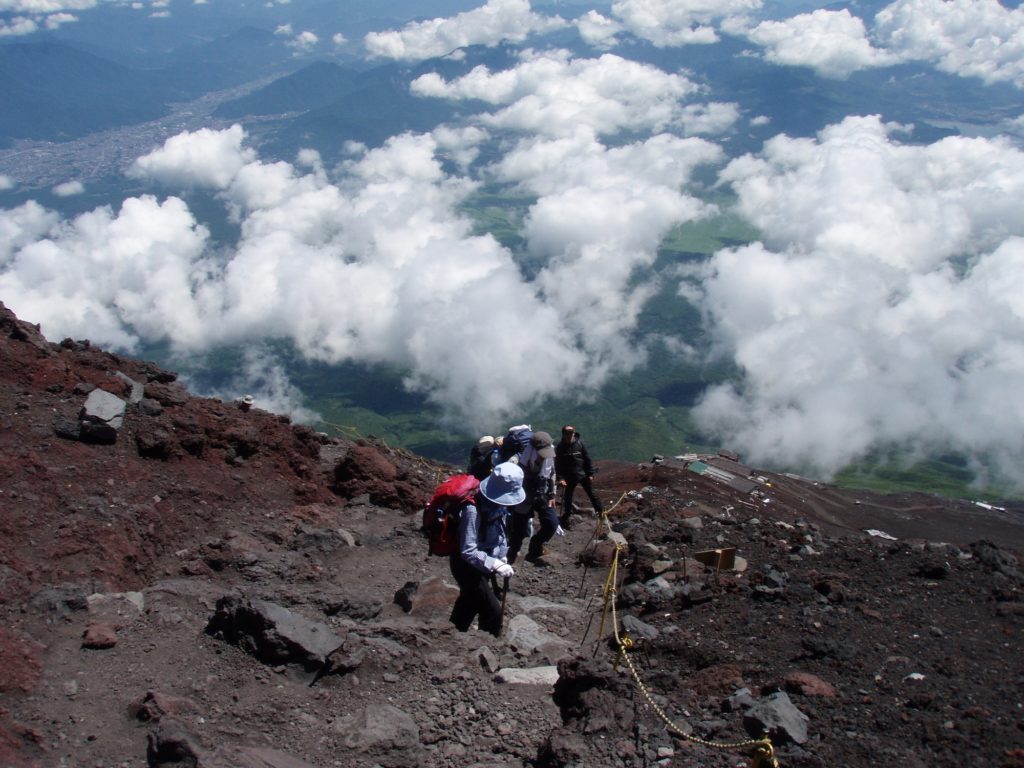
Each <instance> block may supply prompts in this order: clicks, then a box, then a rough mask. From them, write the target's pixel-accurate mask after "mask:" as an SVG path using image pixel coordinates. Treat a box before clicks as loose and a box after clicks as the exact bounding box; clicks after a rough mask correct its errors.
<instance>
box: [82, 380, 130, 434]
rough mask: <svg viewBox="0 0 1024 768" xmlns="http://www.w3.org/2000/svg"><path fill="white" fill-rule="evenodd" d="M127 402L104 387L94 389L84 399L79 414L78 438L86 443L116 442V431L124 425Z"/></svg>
mask: <svg viewBox="0 0 1024 768" xmlns="http://www.w3.org/2000/svg"><path fill="white" fill-rule="evenodd" d="M126 406H127V403H125V401H124V400H122V399H121V398H120V397H118V396H117V395H112V394H110V393H109V392H107V391H106V390H105V389H94V390H93V391H92V392H90V393H89V396H88V397H87V398H86V399H85V405H83V406H82V412H81V415H80V416H79V421H80V422H81V431H80V432H79V439H81V440H82V441H84V442H88V443H104V444H109V443H114V442H117V433H118V432H119V431H120V429H121V427H122V426H123V425H124V412H125V408H126Z"/></svg>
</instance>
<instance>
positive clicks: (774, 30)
mask: <svg viewBox="0 0 1024 768" xmlns="http://www.w3.org/2000/svg"><path fill="white" fill-rule="evenodd" d="M745 35H746V37H747V38H749V39H750V40H751V41H753V42H755V43H757V44H758V45H760V46H762V47H763V48H765V58H766V59H767V60H768V61H770V62H772V63H774V64H781V65H784V66H804V67H810V68H811V69H813V70H814V71H815V72H817V73H818V74H819V75H822V76H823V77H832V78H839V79H843V78H846V77H849V75H850V74H851V73H853V72H857V71H859V70H862V69H867V68H869V67H885V66H889V65H892V64H895V63H898V62H899V57H898V56H896V55H894V54H892V53H889V52H888V51H885V50H880V49H878V48H875V47H873V46H872V45H871V42H870V41H869V40H868V39H867V33H866V30H865V28H864V22H863V21H861V20H860V19H859V18H858V17H856V16H853V15H851V14H850V12H849V11H848V10H846V9H845V8H844V9H842V10H840V11H826V10H817V11H814V12H813V13H802V14H800V15H798V16H794V17H792V18H789V19H785V20H783V21H763V22H761V23H760V24H758V25H757V26H756V27H754V28H753V29H750V30H748V31H746V32H745Z"/></svg>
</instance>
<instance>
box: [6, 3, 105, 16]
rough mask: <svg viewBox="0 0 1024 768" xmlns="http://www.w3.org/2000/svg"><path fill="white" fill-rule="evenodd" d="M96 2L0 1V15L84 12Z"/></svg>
mask: <svg viewBox="0 0 1024 768" xmlns="http://www.w3.org/2000/svg"><path fill="white" fill-rule="evenodd" d="M96 2H97V0H0V13H7V12H11V13H57V12H58V11H84V10H87V9H89V8H95V7H96Z"/></svg>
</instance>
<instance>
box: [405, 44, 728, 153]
mask: <svg viewBox="0 0 1024 768" xmlns="http://www.w3.org/2000/svg"><path fill="white" fill-rule="evenodd" d="M411 88H412V92H413V93H415V94H416V95H419V96H432V97H437V98H447V99H476V100H480V101H483V102H486V103H488V104H492V105H495V106H500V107H503V108H502V109H499V110H498V111H496V112H494V113H491V114H486V115H482V116H480V117H479V119H480V121H481V122H482V123H483V124H484V125H486V126H488V127H492V128H497V129H505V130H515V131H524V132H530V133H538V134H541V135H545V136H565V135H571V134H573V133H574V132H575V131H576V130H577V129H578V128H579V127H580V126H587V127H589V128H590V129H592V130H593V131H594V132H596V133H599V134H615V133H619V132H620V131H623V130H631V131H661V130H665V129H668V128H672V127H675V128H683V127H685V125H686V124H687V122H688V120H689V119H691V118H692V119H697V118H698V117H700V115H697V114H696V113H694V112H692V111H688V110H687V108H686V107H685V106H684V105H683V104H682V100H684V99H686V98H688V97H690V96H693V95H695V94H697V93H698V92H699V88H698V86H697V85H695V84H694V83H692V82H691V81H690V80H688V79H687V78H685V77H683V76H682V75H675V74H669V73H667V72H664V71H662V70H660V69H658V68H657V67H653V66H650V65H648V64H640V63H638V62H634V61H630V60H628V59H624V58H622V57H620V56H616V55H614V54H604V55H603V56H601V57H600V58H597V59H572V58H570V55H569V54H568V53H567V52H565V51H546V52H543V53H532V52H530V53H527V54H526V55H524V58H523V61H521V62H520V63H519V64H518V65H517V66H516V67H514V68H512V69H508V70H503V71H500V72H491V71H490V70H489V69H488V68H487V67H484V66H480V67H476V68H474V69H473V70H472V71H471V72H469V73H468V74H466V75H464V76H463V77H460V78H457V79H455V80H452V81H450V82H448V81H445V80H444V78H442V77H441V76H440V75H438V74H437V73H428V74H425V75H422V76H420V77H419V78H417V79H416V80H414V81H413V82H412V86H411ZM721 122H722V121H721V120H718V121H716V124H717V125H718V126H719V127H722V125H721Z"/></svg>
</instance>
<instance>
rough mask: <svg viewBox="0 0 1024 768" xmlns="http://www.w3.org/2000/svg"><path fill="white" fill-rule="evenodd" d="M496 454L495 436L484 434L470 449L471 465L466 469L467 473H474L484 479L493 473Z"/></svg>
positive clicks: (478, 478)
mask: <svg viewBox="0 0 1024 768" xmlns="http://www.w3.org/2000/svg"><path fill="white" fill-rule="evenodd" d="M494 455H495V443H494V438H493V437H491V436H490V435H484V436H483V437H481V438H480V439H479V440H477V441H476V444H475V445H474V446H473V447H472V448H470V450H469V467H468V468H467V469H466V473H467V474H470V475H472V476H473V477H475V478H476V479H477V480H483V479H484V478H485V477H487V476H488V475H489V474H491V467H492V466H493V458H494Z"/></svg>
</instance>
